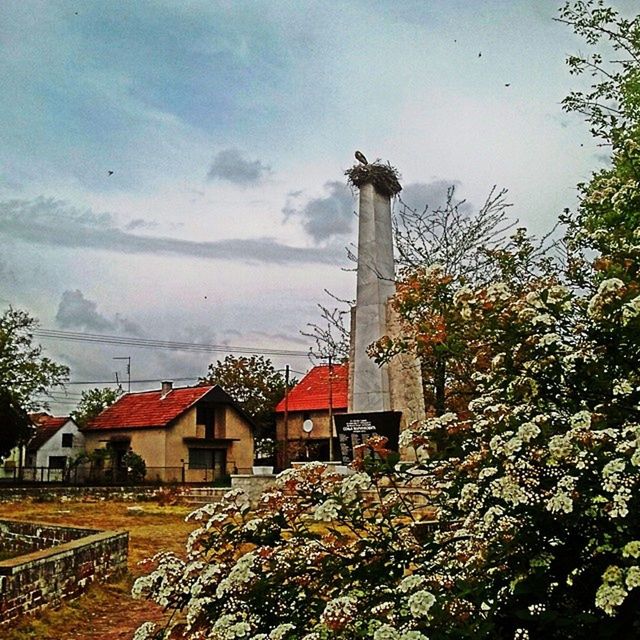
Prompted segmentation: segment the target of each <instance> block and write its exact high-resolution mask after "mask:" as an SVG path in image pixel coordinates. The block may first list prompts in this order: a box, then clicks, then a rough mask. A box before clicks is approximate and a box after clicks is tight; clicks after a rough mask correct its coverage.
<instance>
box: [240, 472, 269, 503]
mask: <svg viewBox="0 0 640 640" xmlns="http://www.w3.org/2000/svg"><path fill="white" fill-rule="evenodd" d="M275 481H276V477H275V476H274V475H264V476H253V475H244V474H238V475H234V476H231V488H232V489H242V491H244V492H245V493H246V494H247V495H248V496H249V500H251V502H252V503H253V504H254V505H255V504H257V503H258V501H259V500H260V496H262V494H263V493H264V492H265V491H267V490H268V489H270V488H271V487H272V486H273V484H274V483H275Z"/></svg>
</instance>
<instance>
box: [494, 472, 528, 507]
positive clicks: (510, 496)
mask: <svg viewBox="0 0 640 640" xmlns="http://www.w3.org/2000/svg"><path fill="white" fill-rule="evenodd" d="M490 486H491V493H492V494H493V495H494V496H495V497H496V498H502V499H503V500H504V501H505V502H509V503H511V504H512V505H518V504H521V503H523V502H526V501H527V496H526V494H525V492H524V491H523V490H522V489H521V488H520V485H519V484H518V483H517V482H516V481H515V480H514V479H513V478H510V477H508V476H504V477H502V478H498V479H497V480H494V481H493V482H492V483H491V485H490Z"/></svg>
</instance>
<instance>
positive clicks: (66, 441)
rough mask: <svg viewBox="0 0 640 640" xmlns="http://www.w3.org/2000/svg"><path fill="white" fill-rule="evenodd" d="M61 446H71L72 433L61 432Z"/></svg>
mask: <svg viewBox="0 0 640 640" xmlns="http://www.w3.org/2000/svg"><path fill="white" fill-rule="evenodd" d="M62 446H63V447H73V433H63V434H62Z"/></svg>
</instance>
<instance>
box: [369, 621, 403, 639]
mask: <svg viewBox="0 0 640 640" xmlns="http://www.w3.org/2000/svg"><path fill="white" fill-rule="evenodd" d="M373 640H400V634H399V633H398V632H397V631H396V630H395V629H394V628H393V627H392V626H390V625H388V624H383V625H382V626H380V627H378V628H377V629H376V631H375V633H374V634H373Z"/></svg>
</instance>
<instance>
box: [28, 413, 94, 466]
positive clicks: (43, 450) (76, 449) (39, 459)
mask: <svg viewBox="0 0 640 640" xmlns="http://www.w3.org/2000/svg"><path fill="white" fill-rule="evenodd" d="M65 434H66V435H67V437H66V438H65V437H64V436H65ZM69 436H71V437H69ZM63 442H64V444H68V443H69V442H70V443H71V446H63ZM83 451H84V435H83V434H82V433H80V431H79V429H78V425H77V424H76V423H75V422H74V421H73V420H71V419H69V420H67V422H65V423H64V424H63V425H62V427H60V429H58V431H56V432H55V433H54V434H53V435H52V436H51V437H50V438H49V439H48V440H47V441H46V442H45V443H44V444H43V445H42V446H41V447H40V448H39V449H38V452H37V454H36V464H35V466H36V467H49V466H51V465H50V464H49V459H50V458H52V457H57V458H60V457H62V456H64V457H66V458H67V464H68V462H69V460H71V459H72V458H75V457H76V456H77V455H78V454H80V453H82V452H83Z"/></svg>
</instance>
